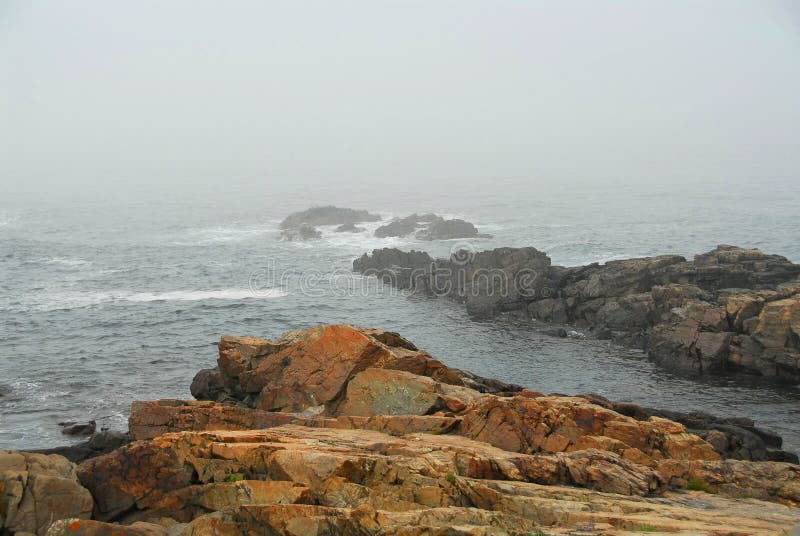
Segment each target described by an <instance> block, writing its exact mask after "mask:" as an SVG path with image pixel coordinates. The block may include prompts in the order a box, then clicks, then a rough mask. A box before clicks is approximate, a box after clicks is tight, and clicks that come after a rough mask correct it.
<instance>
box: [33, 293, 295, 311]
mask: <svg viewBox="0 0 800 536" xmlns="http://www.w3.org/2000/svg"><path fill="white" fill-rule="evenodd" d="M287 295H288V292H286V291H284V290H282V289H277V288H265V289H255V290H250V289H220V290H174V291H168V292H130V291H117V292H87V293H62V294H55V295H54V294H50V295H47V296H43V298H44V300H42V301H40V302H39V303H34V304H32V305H33V306H34V307H36V308H37V309H39V310H44V311H56V310H60V309H80V308H83V307H91V306H93V305H99V304H102V303H120V302H155V301H203V300H248V299H254V300H263V299H271V298H281V297H284V296H287ZM33 297H34V299H35V296H33ZM36 301H38V300H36Z"/></svg>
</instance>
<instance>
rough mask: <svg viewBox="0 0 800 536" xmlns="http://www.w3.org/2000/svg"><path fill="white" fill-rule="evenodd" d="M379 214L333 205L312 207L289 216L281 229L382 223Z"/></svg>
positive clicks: (281, 225) (282, 223)
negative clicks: (370, 222) (368, 222)
mask: <svg viewBox="0 0 800 536" xmlns="http://www.w3.org/2000/svg"><path fill="white" fill-rule="evenodd" d="M380 219H381V217H380V216H379V215H378V214H370V213H369V212H367V211H366V210H355V209H352V208H339V207H334V206H332V205H329V206H325V207H312V208H309V209H307V210H303V211H301V212H293V213H292V214H289V215H288V216H287V217H286V218H285V219H284V220H283V221H282V222H281V224H280V228H281V229H296V228H298V227H300V226H301V225H303V224H305V225H308V226H311V227H315V226H317V225H353V224H356V223H361V222H366V221H380Z"/></svg>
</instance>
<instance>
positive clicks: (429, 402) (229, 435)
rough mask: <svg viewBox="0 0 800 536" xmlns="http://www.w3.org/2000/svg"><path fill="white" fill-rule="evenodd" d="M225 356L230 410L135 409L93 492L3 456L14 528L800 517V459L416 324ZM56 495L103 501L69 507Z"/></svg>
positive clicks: (240, 348) (311, 334)
mask: <svg viewBox="0 0 800 536" xmlns="http://www.w3.org/2000/svg"><path fill="white" fill-rule="evenodd" d="M217 364H218V367H217V368H216V369H207V370H205V371H201V372H200V373H199V374H198V375H197V377H196V378H195V381H194V382H193V384H192V392H193V393H194V394H195V396H197V397H198V398H212V399H213V400H200V401H182V400H160V401H152V402H134V403H133V406H132V410H131V416H130V434H131V436H132V437H133V439H134V441H133V442H132V443H129V444H127V445H123V446H121V447H120V448H117V449H116V450H114V451H112V452H110V453H107V454H104V455H101V456H96V457H93V458H91V459H87V460H85V461H83V462H82V463H81V464H80V465H79V467H78V469H77V477H78V479H79V481H80V484H81V485H82V486H83V487H80V486H79V485H78V484H77V483H76V482H75V481H74V469H72V467H73V466H71V464H69V463H68V462H67V461H66V460H64V459H63V458H60V457H59V456H55V455H52V456H42V455H33V454H19V453H4V454H0V475H2V480H0V484H2V485H3V491H4V494H3V495H2V499H0V500H2V501H3V502H0V515H2V519H3V520H4V522H6V520H8V521H9V523H10V522H15V523H19V522H18V521H13V520H17V519H20V515H19V514H17V513H16V512H21V511H27V512H34V513H35V515H34V517H35V518H36V522H35V523H34V524H32V525H24V526H23V525H19V524H18V525H13V526H12V525H10V524H8V523H7V525H6V526H7V527H12V528H11V530H12V532H15V531H18V532H22V531H23V530H24V531H29V532H36V533H37V534H44V533H45V532H46V533H47V534H49V535H51V536H57V535H68V534H69V535H73V534H84V535H111V534H120V535H130V536H133V535H159V536H167V535H171V536H179V535H185V536H195V535H204V534H209V535H211V534H217V535H236V534H290V535H301V534H337V535H338V534H342V535H347V534H363V535H382V534H405V535H410V536H417V535H418V536H422V535H431V534H433V535H453V534H455V535H460V534H463V535H476V534H478V535H484V534H485V535H488V534H510V535H528V534H573V533H576V532H589V533H600V534H608V535H621V534H635V533H641V532H675V533H685V534H708V535H711V534H715V535H717V534H731V535H739V534H741V535H744V534H776V533H781V531H788V530H790V529H791V528H792V527H793V526H794V525H796V524H797V523H798V522H800V509H798V508H797V506H798V505H800V467H798V466H797V465H793V464H789V463H779V462H753V461H741V460H732V459H724V458H723V457H722V456H721V455H720V454H719V453H718V452H717V451H716V450H715V447H714V446H713V445H712V444H711V443H709V442H707V441H704V440H703V439H702V438H700V437H698V436H697V435H694V434H692V433H689V432H688V431H687V429H686V427H685V426H684V425H683V424H681V423H678V422H674V421H672V420H669V419H665V418H662V417H658V416H655V415H651V416H645V415H644V413H645V410H641V412H640V413H641V414H637V415H636V416H635V417H634V416H629V415H625V414H623V413H620V412H618V411H615V409H614V408H613V407H612V406H613V403H611V402H609V401H607V400H604V399H601V398H597V399H596V400H592V397H591V395H586V396H585V397H566V396H556V395H551V396H546V395H543V394H541V393H536V392H533V391H529V390H526V389H521V388H519V387H517V386H513V385H508V384H504V383H502V382H497V381H494V380H489V379H486V378H480V377H478V376H475V375H472V374H470V373H467V372H464V371H458V370H455V369H451V368H449V367H446V366H445V365H443V364H442V363H440V362H439V361H436V360H435V359H433V358H432V357H431V356H430V355H428V354H427V353H425V352H423V351H421V350H419V349H418V348H417V347H416V346H415V345H414V344H413V343H411V342H410V341H408V340H407V339H405V338H403V337H402V336H400V335H399V334H397V333H393V332H389V331H382V330H375V329H358V328H354V327H352V326H348V325H335V326H319V327H317V328H313V329H307V330H300V331H294V332H288V333H286V334H284V335H283V336H282V337H281V338H280V339H278V340H276V341H268V340H265V339H257V338H244V337H223V338H222V340H221V341H220V344H219V358H218V360H217ZM220 400H221V401H225V402H230V403H224V402H220ZM595 402H597V403H595ZM629 412H630V413H634V411H633V410H632V409H631V410H630V411H629ZM41 460H47V463H48V464H59V467H62V466H63V467H64V468H66V469H65V470H66V473H63V472H62V473H61V474H64V475H66V476H65V477H64V480H65V483H64V484H63V485H64V486H67V484H69V485H70V486H73V488H69V490H70V491H69V492H68V493H65V494H61V492H60V489H61V488H58V487H52V486H50V485H48V486H47V487H46V488H43V489H46V491H43V492H42V493H38V494H37V492H36V491H35V490H36V489H38V488H36V484H35V482H36V479H35V478H32V477H30V476H27V477H26V476H22V474H23V473H26V474H28V475H33V474H35V472H36V471H39V472H40V473H39V474H41V471H42V470H41V469H37V468H36V464H39V465H42V464H43V463H44V462H42V461H41ZM70 469H72V471H73V473H70V472H69V470H70ZM59 471H61V469H59ZM69 476H72V479H70V478H68V477H69ZM25 478H27V479H28V480H27V482H28V484H27V485H28V486H29V487H30V490H31V491H24V492H21V491H14V492H9V491H8V490H10V489H13V490H20V489H25V490H27V489H28V488H25V485H26V484H24V481H25V480H24V479H25ZM37 478H39V477H37ZM32 480H33V481H34V483H33V484H31V481H32ZM9 482H10V483H11V487H9V484H8V483H9ZM15 483H16V484H15ZM84 488H85V489H84ZM51 490H54V491H52V492H51ZM86 490H88V492H91V496H92V497H93V498H94V509H93V510H92V503H91V498H90V497H89V496H88V492H87V491H86ZM40 491H41V490H40ZM25 493H28V494H29V495H27V496H26V495H25ZM48 494H50V495H48ZM51 496H57V497H59V500H66V499H65V498H66V497H69V498H74V497H83V499H85V500H84V501H83V502H80V501H75V502H73V501H72V499H70V500H69V501H67V503H68V504H69V505H70V507H69V508H61V509H58V510H55V509H54V507H53V506H52V504H54V503H53V502H52V501H50V502H48V500H49V499H48V497H51ZM9 497H11V498H12V501H10V502H9V500H8V498H9ZM15 497H21V499H20V500H17V501H16V502H14V501H13V498H15ZM26 497H29V498H27V499H26ZM86 499H88V500H86ZM11 503H13V504H14V505H15V506H13V507H9V506H8V504H11ZM26 509H27V510H26ZM89 511H92V519H91V520H88V519H86V518H87V517H88V512H89Z"/></svg>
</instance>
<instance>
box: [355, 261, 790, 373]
mask: <svg viewBox="0 0 800 536" xmlns="http://www.w3.org/2000/svg"><path fill="white" fill-rule="evenodd" d="M353 269H354V270H355V271H356V272H361V273H364V274H368V275H375V276H377V277H378V278H380V279H381V280H382V281H384V282H386V283H387V284H391V285H394V286H396V287H398V288H403V289H409V290H412V291H415V292H420V293H424V294H427V295H432V296H433V295H435V296H447V297H449V298H453V299H455V300H457V301H460V302H463V303H464V304H465V305H466V308H467V311H468V312H469V313H470V315H472V316H474V317H478V318H487V317H495V316H498V315H502V314H512V315H516V316H517V317H520V318H527V319H535V320H540V321H544V322H553V323H556V324H570V325H574V326H577V327H580V328H584V329H588V330H589V331H590V333H591V334H593V335H594V336H597V337H598V338H602V339H611V340H614V341H616V342H619V343H622V344H626V345H630V346H634V347H639V348H642V349H644V350H645V351H647V353H648V355H649V356H650V358H651V359H653V360H655V361H656V362H657V363H659V364H661V365H662V366H664V367H666V368H670V369H676V370H683V371H692V372H697V373H703V374H718V373H723V372H731V373H743V374H749V375H755V376H761V377H763V378H766V379H768V380H772V381H778V382H797V381H800V279H798V276H800V265H797V264H793V263H791V262H789V261H788V260H787V259H786V258H784V257H781V256H779V255H766V254H764V253H762V252H761V251H759V250H757V249H743V248H738V247H735V246H727V245H723V246H719V247H717V248H716V249H715V250H713V251H710V252H708V253H705V254H702V255H696V256H695V258H694V260H692V261H687V260H686V259H685V258H683V257H681V256H677V255H663V256H658V257H647V258H640V259H629V260H623V261H611V262H608V263H606V264H604V265H598V264H591V265H588V266H580V267H572V268H565V267H561V266H552V265H551V264H550V259H549V257H547V255H546V254H544V253H542V252H540V251H538V250H536V249H534V248H499V249H495V250H492V251H482V252H478V253H475V252H472V251H464V252H455V253H454V254H453V255H452V256H451V257H450V258H449V259H436V260H434V259H431V258H430V257H429V256H428V255H427V254H426V253H422V252H414V251H412V252H402V251H399V250H396V249H383V250H375V251H373V252H372V254H371V255H366V254H365V255H364V256H362V257H361V258H359V259H356V260H355V261H354V262H353Z"/></svg>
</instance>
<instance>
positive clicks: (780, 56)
mask: <svg viewBox="0 0 800 536" xmlns="http://www.w3.org/2000/svg"><path fill="white" fill-rule="evenodd" d="M768 177H790V178H791V177H797V178H798V180H800V2H797V1H792V0H787V1H765V0H754V1H735V0H720V1H701V0H686V1H679V0H678V1H676V0H669V1H667V0H663V1H661V2H656V1H648V2H645V1H635V2H634V1H630V2H622V1H619V2H613V1H606V2H599V1H586V2H575V1H558V2H556V1H548V2H544V1H542V2H535V1H522V0H519V1H502V0H494V1H492V0H484V1H481V2H478V1H467V0H454V1H433V0H424V1H411V0H403V1H391V2H389V1H378V0H365V1H358V2H357V1H329V0H325V1H300V2H298V1H286V2H269V1H252V2H250V1H224V2H223V1H219V0H218V1H213V2H211V1H198V0H184V1H177V0H171V1H166V2H165V1H142V0H137V1H128V2H123V1H109V0H70V1H68V2H66V1H59V0H52V1H39V0H18V1H15V0H0V185H2V189H0V193H2V192H3V191H5V192H16V191H28V192H31V191H36V190H39V189H45V188H46V190H42V191H43V193H45V195H46V192H49V191H54V190H58V189H71V190H73V191H79V192H80V191H84V190H85V191H88V190H91V189H94V188H101V189H102V188H121V187H122V185H123V184H125V183H128V182H131V181H133V182H135V183H136V184H137V185H145V186H146V187H148V188H155V189H158V188H161V187H163V186H165V185H167V186H168V185H176V184H179V185H186V184H197V185H205V186H210V187H217V188H227V187H235V186H237V185H243V184H254V183H257V184H262V185H266V186H267V187H269V186H275V185H281V184H293V185H306V184H309V185H310V184H312V183H314V182H315V181H344V182H347V183H350V184H355V183H356V182H357V181H366V182H367V183H369V184H372V185H376V186H377V185H382V187H385V186H386V185H398V184H401V183H400V182H399V181H411V182H412V183H413V184H425V183H430V182H437V181H440V182H443V181H450V182H453V181H461V180H465V181H489V183H490V184H494V185H501V184H502V181H530V182H534V183H547V182H551V181H554V180H555V181H566V180H570V181H571V180H588V181H614V180H622V179H625V180H635V181H663V180H675V181H679V180H680V181H694V180H720V179H731V180H752V181H758V180H760V179H762V178H768Z"/></svg>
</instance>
